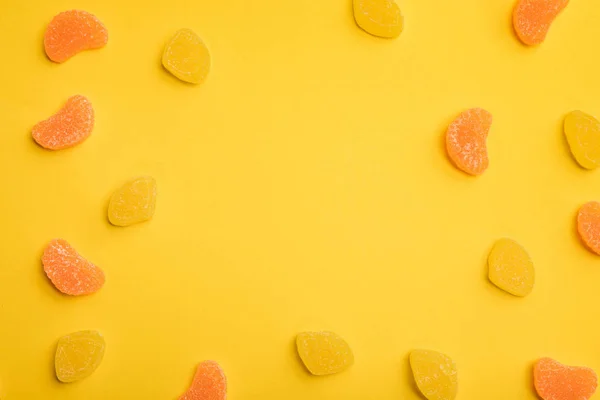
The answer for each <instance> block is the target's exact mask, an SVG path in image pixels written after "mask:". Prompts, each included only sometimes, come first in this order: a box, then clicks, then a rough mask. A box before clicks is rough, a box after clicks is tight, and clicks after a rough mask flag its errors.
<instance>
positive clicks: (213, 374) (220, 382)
mask: <svg viewBox="0 0 600 400" xmlns="http://www.w3.org/2000/svg"><path fill="white" fill-rule="evenodd" d="M226 398H227V378H226V377H225V373H224V372H223V370H222V369H221V367H220V366H219V364H218V363H217V362H216V361H203V362H202V363H200V365H199V366H198V369H197V370H196V374H195V375H194V380H193V382H192V385H191V386H190V388H189V389H188V390H187V391H186V392H185V393H184V394H183V395H181V397H179V400H225V399H226Z"/></svg>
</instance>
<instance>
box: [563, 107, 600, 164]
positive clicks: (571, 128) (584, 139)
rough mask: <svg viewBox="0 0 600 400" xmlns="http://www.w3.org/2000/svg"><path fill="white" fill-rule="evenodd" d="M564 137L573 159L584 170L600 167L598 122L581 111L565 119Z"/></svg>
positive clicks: (568, 115)
mask: <svg viewBox="0 0 600 400" xmlns="http://www.w3.org/2000/svg"><path fill="white" fill-rule="evenodd" d="M564 131H565V136H566V138H567V142H568V143H569V148H570V149H571V154H573V158H575V161H577V163H578V164H579V165H581V166H582V167H583V168H585V169H594V168H598V166H600V121H598V120H597V119H596V118H594V117H592V116H591V115H589V114H586V113H584V112H583V111H572V112H570V113H569V114H567V116H566V117H565V123H564Z"/></svg>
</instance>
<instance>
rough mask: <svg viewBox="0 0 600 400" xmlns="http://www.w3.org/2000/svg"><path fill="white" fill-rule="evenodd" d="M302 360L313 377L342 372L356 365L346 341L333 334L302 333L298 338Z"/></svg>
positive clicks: (297, 343)
mask: <svg viewBox="0 0 600 400" xmlns="http://www.w3.org/2000/svg"><path fill="white" fill-rule="evenodd" d="M296 346H297V348H298V354H299V355H300V359H301V360H302V362H303V363H304V365H305V366H306V369H308V371H309V372H310V373H311V374H313V375H329V374H335V373H337V372H341V371H343V370H345V369H346V368H348V367H349V366H351V365H352V364H353V363H354V355H353V354H352V350H351V349H350V346H349V345H348V343H346V341H345V340H344V339H342V338H341V337H340V336H339V335H337V334H335V333H333V332H302V333H299V334H298V336H296Z"/></svg>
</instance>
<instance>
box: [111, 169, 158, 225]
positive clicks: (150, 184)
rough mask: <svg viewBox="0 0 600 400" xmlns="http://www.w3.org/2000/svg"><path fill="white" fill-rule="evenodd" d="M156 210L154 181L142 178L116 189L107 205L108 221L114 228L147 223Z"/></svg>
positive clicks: (149, 178)
mask: <svg viewBox="0 0 600 400" xmlns="http://www.w3.org/2000/svg"><path fill="white" fill-rule="evenodd" d="M155 208H156V181H155V180H154V178H151V177H142V178H138V179H134V180H132V181H130V182H127V183H126V184H125V185H123V186H121V187H120V188H119V189H117V190H116V191H115V192H114V193H113V195H112V197H111V198H110V203H109V204H108V220H109V221H110V223H111V224H113V225H115V226H129V225H133V224H137V223H139V222H143V221H148V220H149V219H151V218H152V216H153V215H154V210H155Z"/></svg>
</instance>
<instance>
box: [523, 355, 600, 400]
mask: <svg viewBox="0 0 600 400" xmlns="http://www.w3.org/2000/svg"><path fill="white" fill-rule="evenodd" d="M533 384H534V386H535V390H536V392H537V393H538V395H539V396H540V397H541V398H542V399H543V400H588V399H589V398H591V397H592V396H593V395H594V392H596V388H597V387H598V376H597V375H596V373H595V372H594V370H593V369H591V368H587V367H570V366H567V365H563V364H561V363H559V362H558V361H555V360H553V359H551V358H541V359H539V360H537V361H536V363H535V365H534V366H533Z"/></svg>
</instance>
